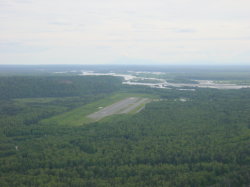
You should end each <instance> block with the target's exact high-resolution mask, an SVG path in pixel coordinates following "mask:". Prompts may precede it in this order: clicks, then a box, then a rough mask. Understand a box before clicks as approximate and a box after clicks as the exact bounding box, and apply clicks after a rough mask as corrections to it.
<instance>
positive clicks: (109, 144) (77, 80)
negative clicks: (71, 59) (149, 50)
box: [0, 76, 250, 187]
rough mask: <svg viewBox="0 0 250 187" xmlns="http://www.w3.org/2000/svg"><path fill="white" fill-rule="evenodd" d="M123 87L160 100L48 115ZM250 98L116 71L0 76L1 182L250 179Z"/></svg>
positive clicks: (224, 182) (76, 186)
mask: <svg viewBox="0 0 250 187" xmlns="http://www.w3.org/2000/svg"><path fill="white" fill-rule="evenodd" d="M119 92H120V93H124V92H127V93H130V94H131V93H135V94H137V93H143V94H151V95H153V96H156V97H158V98H159V99H157V100H154V101H153V102H151V103H149V104H147V105H146V107H145V108H144V110H142V111H141V112H139V113H137V114H134V115H129V114H123V115H115V116H112V117H109V118H108V119H105V120H102V121H99V122H94V123H90V124H87V125H82V126H71V125H63V126H62V125H57V124H51V123H50V124H48V123H44V122H43V120H44V119H48V118H50V117H52V116H54V115H57V114H62V113H64V112H67V111H71V110H72V109H75V108H77V107H80V106H83V105H86V104H88V103H91V102H94V101H97V100H100V99H102V98H105V97H107V96H110V95H112V94H114V93H116V94H117V93H119ZM249 96H250V89H240V90H216V89H201V88H200V89H198V88H197V89H196V91H180V90H176V89H153V88H147V87H143V86H142V87H136V86H127V85H122V84H121V79H120V78H115V77H108V76H105V77H102V76H100V77H99V76H96V77H92V76H89V77H88V76H87V77H80V76H9V77H5V76H3V77H0V186H3V187H5V186H6V187H8V186H13V187H16V186H18V187H19V186H20V187H21V186H30V187H33V186H44V187H45V186H46V187H49V186H51V187H54V186H58V187H59V186H60V187H64V186H65V187H69V186H72V187H80V186H86V187H91V186H96V187H99V186H100V187H101V186H124V187H127V186H134V187H138V186H143V187H144V186H164V187H165V186H166V187H167V186H170V187H172V186H194V187H195V186H214V187H216V186H225V187H226V186H249V185H250V97H249ZM181 98H185V100H181Z"/></svg>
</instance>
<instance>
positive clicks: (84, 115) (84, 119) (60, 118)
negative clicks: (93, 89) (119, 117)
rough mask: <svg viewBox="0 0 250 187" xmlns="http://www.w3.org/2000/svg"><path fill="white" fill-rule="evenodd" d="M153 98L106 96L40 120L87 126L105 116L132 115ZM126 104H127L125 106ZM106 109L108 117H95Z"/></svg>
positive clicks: (151, 96)
mask: <svg viewBox="0 0 250 187" xmlns="http://www.w3.org/2000/svg"><path fill="white" fill-rule="evenodd" d="M129 98H134V99H129ZM149 98H151V99H149ZM154 98H156V96H154V95H149V94H136V93H117V94H114V95H112V96H108V97H106V98H103V99H100V100H98V101H95V102H93V103H89V104H86V105H83V106H81V107H78V108H75V109H73V110H71V111H68V112H64V113H62V114H58V115H55V116H52V117H50V118H47V119H45V120H42V121H41V123H46V124H58V125H67V126H68V125H69V126H78V125H83V124H88V123H91V122H94V121H98V120H101V119H103V118H105V117H106V116H110V115H113V114H125V113H130V114H133V113H136V112H139V111H140V110H141V109H142V108H143V107H144V106H145V104H146V103H148V102H150V101H151V100H152V99H154ZM128 101H130V102H128ZM127 102H128V103H129V104H127ZM118 103H119V104H118ZM117 104H118V105H117ZM111 106H112V107H111ZM106 108H108V109H109V110H108V114H109V115H102V117H95V115H94V114H95V113H97V112H99V111H102V109H106ZM111 111H112V112H111ZM99 114H100V113H98V114H97V115H99Z"/></svg>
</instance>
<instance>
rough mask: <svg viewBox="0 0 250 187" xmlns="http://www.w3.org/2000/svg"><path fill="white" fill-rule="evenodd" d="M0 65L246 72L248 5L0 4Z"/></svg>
mask: <svg viewBox="0 0 250 187" xmlns="http://www.w3.org/2000/svg"><path fill="white" fill-rule="evenodd" d="M0 63H1V64H126V63H129V64H132V63H134V64H155V63H157V64H228V65H232V64H249V65H250V0H209V1H205V0H0Z"/></svg>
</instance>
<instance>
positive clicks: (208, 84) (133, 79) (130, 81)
mask: <svg viewBox="0 0 250 187" xmlns="http://www.w3.org/2000/svg"><path fill="white" fill-rule="evenodd" d="M131 73H136V72H131ZM139 73H150V72H139ZM151 74H162V73H161V72H152V73H151ZM81 75H85V76H86V75H107V76H118V77H123V78H124V81H123V84H127V85H136V86H149V87H151V88H161V89H171V88H172V87H177V88H183V87H191V89H185V90H190V91H194V89H193V88H214V89H242V88H250V85H236V84H222V83H220V84H218V83H215V82H214V81H212V80H195V81H196V82H198V84H189V83H169V82H167V81H166V80H164V79H157V78H144V77H138V76H135V75H129V74H117V73H95V72H93V71H82V74H81ZM138 80H143V81H144V82H138ZM146 80H149V82H150V81H152V80H154V81H156V82H157V83H147V82H145V81H146ZM179 90H184V89H179Z"/></svg>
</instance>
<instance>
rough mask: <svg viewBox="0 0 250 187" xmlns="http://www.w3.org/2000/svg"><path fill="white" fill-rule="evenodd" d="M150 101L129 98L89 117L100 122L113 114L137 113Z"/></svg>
mask: <svg viewBox="0 0 250 187" xmlns="http://www.w3.org/2000/svg"><path fill="white" fill-rule="evenodd" d="M149 101H150V100H149V99H148V98H139V97H129V98H126V99H123V100H121V101H119V102H116V103H114V104H112V105H109V106H107V107H105V108H102V109H101V110H99V111H97V112H94V113H92V114H90V115H88V116H87V117H89V118H91V119H93V120H100V119H102V118H105V117H107V116H110V115H113V114H126V113H129V112H132V111H134V112H137V111H140V109H141V108H142V107H143V106H144V105H145V104H146V103H147V102H149Z"/></svg>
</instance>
